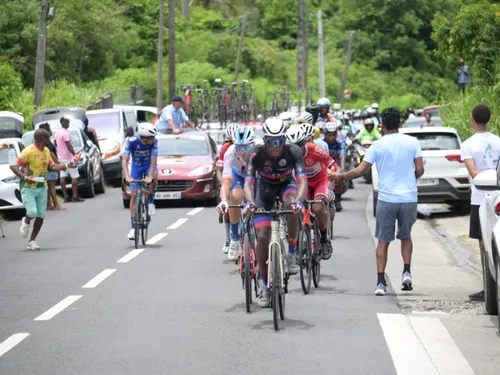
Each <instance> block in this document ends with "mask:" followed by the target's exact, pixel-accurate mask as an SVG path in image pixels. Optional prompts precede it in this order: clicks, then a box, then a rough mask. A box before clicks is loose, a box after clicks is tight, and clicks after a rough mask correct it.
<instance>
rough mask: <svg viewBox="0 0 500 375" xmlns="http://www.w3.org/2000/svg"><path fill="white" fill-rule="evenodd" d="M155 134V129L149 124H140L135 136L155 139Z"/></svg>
mask: <svg viewBox="0 0 500 375" xmlns="http://www.w3.org/2000/svg"><path fill="white" fill-rule="evenodd" d="M157 134H158V131H157V130H156V127H155V126H154V125H153V124H151V123H149V122H141V123H139V124H138V125H137V135H138V136H139V137H156V135H157Z"/></svg>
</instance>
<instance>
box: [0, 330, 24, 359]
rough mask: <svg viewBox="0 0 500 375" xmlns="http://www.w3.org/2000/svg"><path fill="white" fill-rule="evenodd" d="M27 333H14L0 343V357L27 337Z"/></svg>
mask: <svg viewBox="0 0 500 375" xmlns="http://www.w3.org/2000/svg"><path fill="white" fill-rule="evenodd" d="M29 335H30V334H29V333H15V334H13V335H12V336H10V337H9V338H7V339H6V340H5V341H3V342H2V343H0V357H1V356H3V355H4V354H5V353H7V352H8V351H9V350H10V349H12V348H13V347H14V346H16V345H17V344H19V343H20V342H21V341H23V340H24V339H25V338H26V337H28V336H29Z"/></svg>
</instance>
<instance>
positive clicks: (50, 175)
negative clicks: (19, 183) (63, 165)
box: [45, 172, 59, 181]
mask: <svg viewBox="0 0 500 375" xmlns="http://www.w3.org/2000/svg"><path fill="white" fill-rule="evenodd" d="M45 179H46V180H47V181H57V180H59V172H47V177H46V178H45Z"/></svg>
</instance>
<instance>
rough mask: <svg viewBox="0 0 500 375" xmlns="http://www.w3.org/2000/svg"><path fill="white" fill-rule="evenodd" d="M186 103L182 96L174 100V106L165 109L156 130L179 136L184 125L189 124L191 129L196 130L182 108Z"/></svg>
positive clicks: (170, 105)
mask: <svg viewBox="0 0 500 375" xmlns="http://www.w3.org/2000/svg"><path fill="white" fill-rule="evenodd" d="M183 105H184V101H183V100H182V98H181V97H180V96H174V97H173V98H172V104H169V105H167V106H166V107H165V108H163V110H162V112H161V116H160V120H159V121H158V122H157V125H156V128H157V129H158V131H159V132H160V133H163V134H172V133H174V134H179V133H180V129H181V127H182V125H183V124H188V125H189V126H190V127H191V129H194V124H193V123H192V122H191V121H190V120H189V118H188V117H187V115H186V112H184V109H183V108H182V106H183Z"/></svg>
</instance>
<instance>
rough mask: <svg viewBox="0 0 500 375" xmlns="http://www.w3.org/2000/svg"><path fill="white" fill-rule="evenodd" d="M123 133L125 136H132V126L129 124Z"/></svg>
mask: <svg viewBox="0 0 500 375" xmlns="http://www.w3.org/2000/svg"><path fill="white" fill-rule="evenodd" d="M125 135H126V136H127V137H133V136H134V128H133V127H131V126H129V127H128V128H127V130H125Z"/></svg>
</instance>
